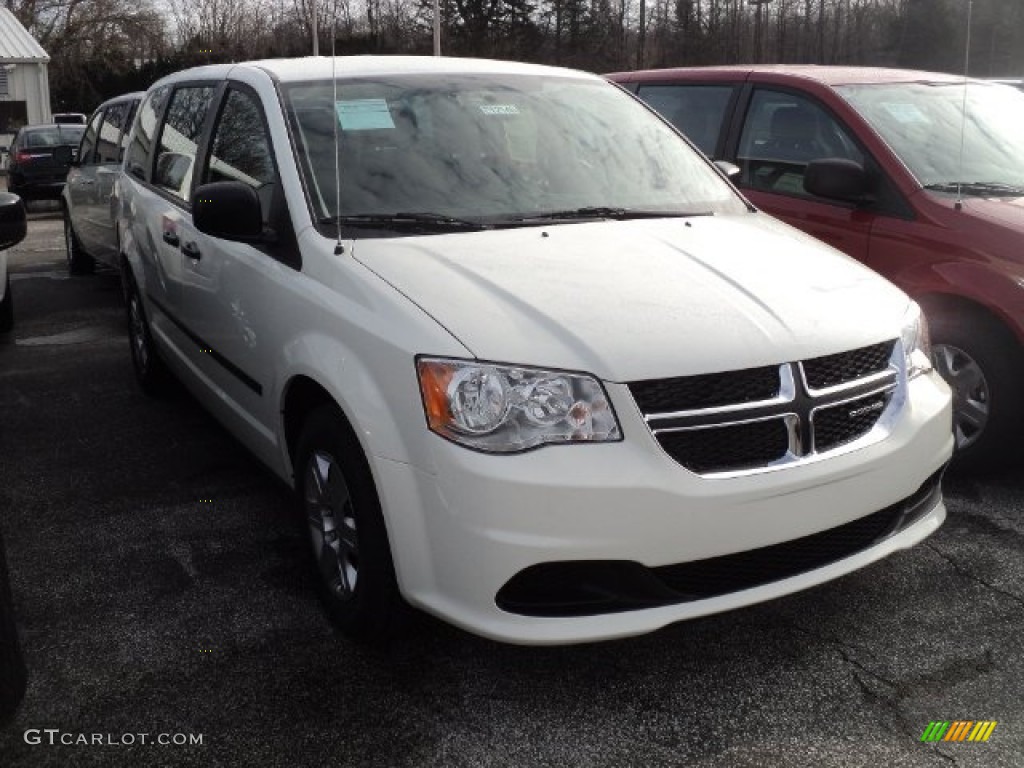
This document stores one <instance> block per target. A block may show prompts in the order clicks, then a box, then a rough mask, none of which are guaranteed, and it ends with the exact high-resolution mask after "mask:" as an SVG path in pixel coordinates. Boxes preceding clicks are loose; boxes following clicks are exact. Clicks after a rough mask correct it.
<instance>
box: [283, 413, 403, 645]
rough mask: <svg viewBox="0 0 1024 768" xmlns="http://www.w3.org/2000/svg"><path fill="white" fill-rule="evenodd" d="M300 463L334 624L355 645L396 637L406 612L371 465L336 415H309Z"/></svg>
mask: <svg viewBox="0 0 1024 768" xmlns="http://www.w3.org/2000/svg"><path fill="white" fill-rule="evenodd" d="M295 458H296V461H295V472H296V489H297V491H298V493H299V497H300V499H301V502H302V508H303V512H304V513H305V522H306V528H307V531H308V536H309V541H310V545H311V546H310V553H311V554H312V564H313V566H314V568H315V571H316V577H317V584H318V588H319V592H320V596H321V599H322V600H323V603H324V606H325V608H326V610H327V614H328V616H329V617H330V619H331V621H332V622H333V623H334V625H335V626H337V627H338V629H340V630H341V631H342V632H343V633H344V634H346V635H348V636H349V637H351V638H352V639H354V640H358V641H361V642H371V641H375V640H381V639H384V638H386V637H388V636H390V635H391V634H393V633H394V631H395V629H396V628H397V626H398V625H399V621H400V619H401V617H402V615H403V614H404V611H405V606H404V602H403V600H402V598H401V596H400V594H399V591H398V585H397V581H396V579H395V570H394V564H393V562H392V558H391V547H390V545H389V543H388V535H387V530H386V527H385V524H384V517H383V514H382V513H381V507H380V499H379V497H378V496H377V491H376V488H375V486H374V483H373V477H372V475H371V473H370V468H369V465H368V464H367V462H366V458H365V456H364V454H363V451H362V448H361V447H360V445H359V441H358V440H357V439H356V437H355V434H354V433H353V432H352V428H351V427H350V426H349V424H348V422H347V421H346V420H345V418H344V416H342V414H341V411H340V410H339V409H338V408H337V407H335V406H333V405H328V406H321V407H319V408H317V409H315V410H313V411H312V412H311V413H310V414H309V416H308V417H307V418H306V421H305V426H304V427H303V430H302V434H301V436H300V437H299V441H298V446H297V449H296V452H295Z"/></svg>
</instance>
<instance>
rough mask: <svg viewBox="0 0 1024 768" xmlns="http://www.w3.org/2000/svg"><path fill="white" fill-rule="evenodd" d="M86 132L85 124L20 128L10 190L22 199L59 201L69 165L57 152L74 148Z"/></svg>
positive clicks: (13, 147) (10, 170)
mask: <svg viewBox="0 0 1024 768" xmlns="http://www.w3.org/2000/svg"><path fill="white" fill-rule="evenodd" d="M83 133H85V126H84V125H65V124H58V123H51V124H48V125H29V126H25V127H24V128H22V129H20V130H19V131H18V133H17V135H15V137H14V142H13V143H12V144H11V160H10V165H9V166H8V169H7V189H8V190H9V191H11V192H13V193H14V194H16V195H18V196H19V197H21V199H22V200H26V201H27V200H56V199H57V198H58V197H60V193H61V190H62V189H64V180H65V179H66V178H67V175H68V164H67V163H66V162H61V159H60V158H59V157H54V153H55V152H56V151H57V149H58V148H59V147H72V148H73V152H72V155H74V154H75V153H77V151H78V143H79V142H80V141H81V140H82V134H83Z"/></svg>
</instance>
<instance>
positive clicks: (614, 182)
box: [284, 75, 746, 229]
mask: <svg viewBox="0 0 1024 768" xmlns="http://www.w3.org/2000/svg"><path fill="white" fill-rule="evenodd" d="M284 95H285V103H286V109H287V111H288V117H289V120H290V123H291V128H292V132H293V136H294V138H295V145H296V148H297V151H298V154H299V161H300V162H299V165H300V167H301V169H302V172H303V175H304V176H305V182H306V187H307V190H308V192H309V196H310V198H311V200H312V204H313V206H314V209H315V214H316V217H317V219H318V220H319V221H320V222H321V224H325V225H326V224H328V223H329V222H333V221H334V219H335V217H336V216H337V214H338V213H339V212H340V214H341V216H342V222H343V223H344V224H354V223H357V222H353V219H355V218H357V217H367V218H371V219H372V222H373V223H379V222H380V221H381V220H382V217H386V216H394V215H395V214H403V215H404V216H405V218H407V219H416V220H418V221H424V220H426V219H427V217H426V216H424V215H423V214H429V215H430V216H432V217H434V219H433V220H434V221H435V222H439V221H441V222H443V220H444V219H448V220H451V221H450V223H455V224H462V225H465V224H467V223H470V224H472V223H475V224H481V225H486V224H494V225H507V226H512V225H515V224H516V223H519V224H524V225H525V224H526V223H527V222H528V221H534V220H535V219H536V218H538V217H540V218H543V217H544V216H550V217H551V218H555V217H556V216H555V214H559V216H557V217H558V218H561V217H563V216H564V217H565V218H573V219H580V218H587V217H591V216H592V217H594V218H601V217H605V216H615V217H619V218H625V217H628V216H630V215H631V214H632V213H634V212H635V214H636V215H638V216H639V215H657V214H659V213H661V214H667V215H690V214H698V213H720V212H742V211H744V210H746V208H745V206H744V204H743V202H742V201H741V200H740V198H739V197H738V196H737V195H736V194H735V193H734V192H733V191H732V190H731V189H730V187H729V186H728V185H727V184H725V183H724V182H723V181H722V179H721V178H720V177H719V176H718V174H717V173H716V172H715V171H713V170H712V169H711V168H710V167H709V166H708V165H707V163H706V162H705V161H704V160H702V159H701V158H700V157H699V156H698V155H697V154H696V153H695V152H694V151H693V150H692V149H690V147H689V146H688V145H687V144H686V143H685V142H684V141H682V140H681V139H680V138H679V137H678V135H676V134H675V132H674V131H673V130H672V129H671V128H669V127H668V126H666V125H665V124H664V123H662V122H661V121H660V120H659V119H657V118H656V117H654V116H653V115H652V114H651V113H650V112H649V111H648V110H647V109H646V108H644V107H643V106H642V105H640V104H639V103H637V102H636V101H635V100H634V99H633V98H631V97H630V96H628V95H627V94H624V93H622V92H621V91H619V90H618V89H617V88H615V87H614V86H612V85H609V84H607V83H604V82H602V81H597V80H593V81H591V80H582V79H574V78H558V77H538V76H472V75H444V76H438V75H431V76H426V75H401V76H391V77H380V78H374V79H372V80H371V79H364V80H360V81H341V80H339V82H338V86H337V99H336V100H335V96H334V89H333V85H332V83H331V82H330V81H326V82H314V83H299V84H293V85H288V86H286V87H285V88H284ZM335 130H337V133H338V147H339V150H338V162H339V165H340V171H339V177H340V179H341V200H340V207H339V208H336V206H337V203H338V201H337V198H336V195H335V149H334V146H335V145H334V141H335V139H334V133H335ZM332 229H333V228H332Z"/></svg>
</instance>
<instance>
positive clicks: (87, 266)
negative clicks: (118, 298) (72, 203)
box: [64, 208, 96, 275]
mask: <svg viewBox="0 0 1024 768" xmlns="http://www.w3.org/2000/svg"><path fill="white" fill-rule="evenodd" d="M64 248H65V249H66V250H67V259H68V272H69V273H70V274H72V275H88V274H92V271H93V270H94V269H95V268H96V262H95V261H93V258H92V256H90V255H89V254H88V253H86V252H85V249H84V248H83V247H82V243H81V242H79V240H78V235H76V234H75V228H74V225H72V223H71V215H70V214H69V212H68V210H67V208H65V209H64Z"/></svg>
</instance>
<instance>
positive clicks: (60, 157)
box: [53, 144, 75, 165]
mask: <svg viewBox="0 0 1024 768" xmlns="http://www.w3.org/2000/svg"><path fill="white" fill-rule="evenodd" d="M53 159H54V160H55V161H56V162H58V163H60V164H61V165H71V164H72V162H73V161H74V159H75V150H73V149H72V148H71V147H69V146H67V145H66V144H62V145H60V146H59V147H57V148H56V149H54V150H53Z"/></svg>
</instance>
